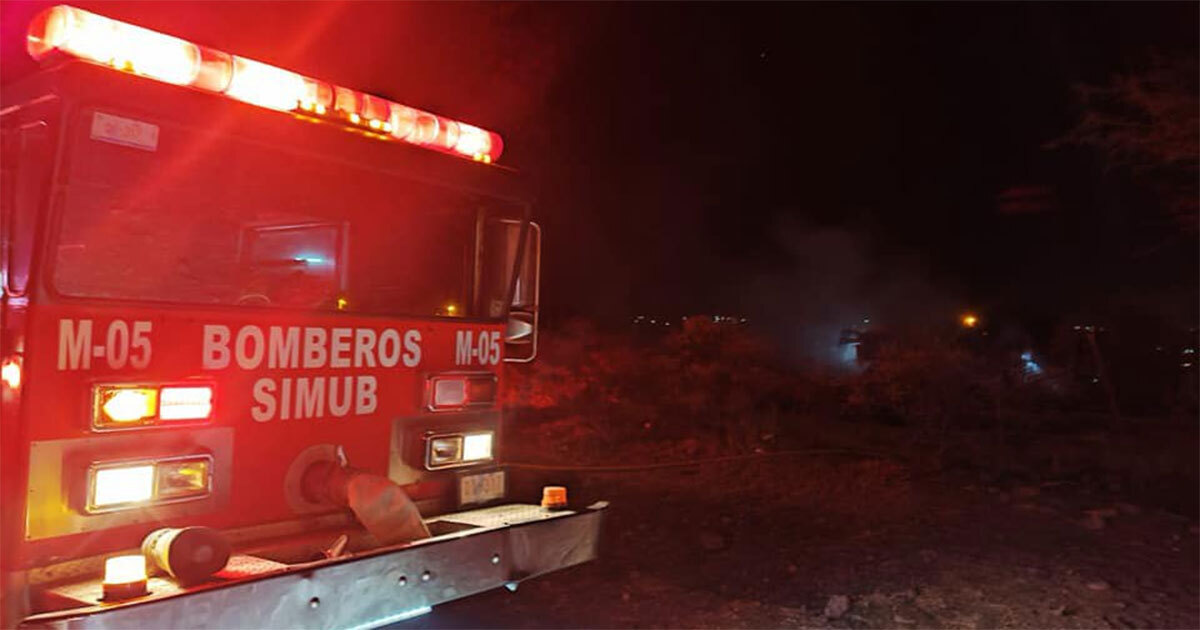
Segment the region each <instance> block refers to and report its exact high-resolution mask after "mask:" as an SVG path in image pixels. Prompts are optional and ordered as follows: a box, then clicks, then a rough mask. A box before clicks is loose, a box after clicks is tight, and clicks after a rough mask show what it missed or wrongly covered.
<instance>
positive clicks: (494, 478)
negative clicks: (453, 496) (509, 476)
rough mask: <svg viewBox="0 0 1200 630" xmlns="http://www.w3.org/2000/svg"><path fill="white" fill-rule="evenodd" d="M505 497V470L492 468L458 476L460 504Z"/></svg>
mask: <svg viewBox="0 0 1200 630" xmlns="http://www.w3.org/2000/svg"><path fill="white" fill-rule="evenodd" d="M501 498H504V471H503V470H492V471H488V472H485V473H478V474H474V475H463V476H461V477H459V478H458V504H459V505H470V504H472V503H484V502H485V501H493V500H495V499H501Z"/></svg>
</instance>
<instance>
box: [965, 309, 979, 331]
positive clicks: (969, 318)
mask: <svg viewBox="0 0 1200 630" xmlns="http://www.w3.org/2000/svg"><path fill="white" fill-rule="evenodd" d="M961 321H962V325H963V327H965V328H974V327H975V326H977V325H978V324H979V318H978V317H976V316H975V315H972V314H971V313H967V314H966V315H963V316H962V320H961Z"/></svg>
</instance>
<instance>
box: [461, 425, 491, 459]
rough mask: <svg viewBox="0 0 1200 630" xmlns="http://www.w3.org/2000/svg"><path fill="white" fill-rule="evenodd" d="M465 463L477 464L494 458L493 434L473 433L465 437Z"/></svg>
mask: <svg viewBox="0 0 1200 630" xmlns="http://www.w3.org/2000/svg"><path fill="white" fill-rule="evenodd" d="M462 458H463V461H464V462H477V461H482V460H485V459H491V458H492V432H491V431H488V432H486V433H471V434H468V435H464V436H463V454H462Z"/></svg>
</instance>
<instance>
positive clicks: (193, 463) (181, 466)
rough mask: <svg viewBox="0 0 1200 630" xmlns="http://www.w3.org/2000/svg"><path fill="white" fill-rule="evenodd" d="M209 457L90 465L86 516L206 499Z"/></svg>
mask: <svg viewBox="0 0 1200 630" xmlns="http://www.w3.org/2000/svg"><path fill="white" fill-rule="evenodd" d="M211 490H212V457H211V456H209V455H192V456H187V457H171V458H164V459H159V460H153V461H142V462H131V463H106V462H98V463H95V464H92V466H91V469H90V470H89V471H88V497H87V511H88V512H108V511H111V510H123V509H129V508H135V507H143V506H147V505H156V504H160V503H172V502H175V501H186V500H189V499H199V498H203V497H205V496H208V494H209V492H211Z"/></svg>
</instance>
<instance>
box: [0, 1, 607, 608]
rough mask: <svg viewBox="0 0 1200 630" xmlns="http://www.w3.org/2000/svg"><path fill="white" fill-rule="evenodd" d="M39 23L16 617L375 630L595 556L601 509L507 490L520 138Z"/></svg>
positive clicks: (16, 461)
mask: <svg viewBox="0 0 1200 630" xmlns="http://www.w3.org/2000/svg"><path fill="white" fill-rule="evenodd" d="M28 37H29V44H28V47H29V51H30V53H31V54H33V55H34V56H35V57H36V58H38V59H39V60H40V61H41V62H42V66H43V67H42V70H41V71H39V72H38V73H37V74H35V75H33V76H30V77H27V78H25V79H23V80H21V81H19V82H17V83H13V84H10V85H8V86H6V87H5V88H4V90H3V93H2V94H0V99H2V100H0V130H2V134H3V135H2V139H3V146H2V155H0V167H2V172H0V175H2V178H3V179H2V181H0V227H2V230H0V283H2V284H3V294H2V300H3V301H2V302H0V333H2V335H0V363H2V372H0V376H2V378H0V381H2V382H0V395H2V398H0V505H2V507H3V509H2V510H0V586H2V589H0V626H3V627H13V626H16V625H22V626H30V627H62V628H66V627H70V628H75V627H81V628H82V627H88V628H91V627H139V628H150V627H214V628H243V627H244V628H250V627H254V628H284V627H286V628H298V627H314V628H317V627H319V628H368V627H376V626H379V625H385V624H388V623H391V622H394V621H397V620H401V619H405V618H408V617H411V616H414V615H416V614H420V613H422V612H426V611H428V610H429V609H430V607H431V606H434V605H437V604H440V603H443V602H446V601H450V600H453V599H457V598H461V597H465V596H468V595H472V594H475V593H479V592H482V591H485V590H488V589H492V588H495V587H499V586H510V587H511V586H514V585H515V584H516V583H517V582H518V581H520V580H522V579H525V578H528V577H533V576H536V575H540V574H543V573H546V572H549V571H554V570H557V569H561V568H564V567H568V566H571V565H574V564H577V563H580V562H585V561H587V560H590V559H592V558H593V557H594V556H595V554H596V543H597V538H598V534H599V527H600V520H601V517H602V514H603V505H602V504H597V505H593V506H589V507H576V506H571V505H563V504H561V503H560V502H555V504H554V505H547V506H544V505H542V504H537V503H536V502H535V503H529V504H525V503H513V502H511V501H509V499H508V497H507V496H506V493H507V485H508V484H507V483H506V471H505V469H504V468H503V466H502V465H501V464H500V459H499V456H500V447H501V445H502V441H501V439H500V438H501V435H502V433H503V424H502V422H501V410H500V407H499V400H500V392H501V391H502V388H503V387H504V374H503V366H504V362H506V361H529V360H532V359H533V357H534V354H535V353H536V332H537V308H538V269H539V260H538V257H539V252H540V230H539V229H538V228H537V226H536V224H534V223H532V222H531V221H530V206H529V204H528V203H527V202H526V201H525V200H526V199H527V196H526V195H525V194H524V193H523V191H522V190H521V189H520V187H519V185H518V182H517V181H516V178H515V174H514V172H512V171H511V170H509V169H506V168H504V167H501V166H497V165H496V164H494V162H495V160H496V159H497V158H498V157H499V155H500V150H501V142H500V137H499V136H498V135H496V134H494V133H492V132H489V131H486V130H482V129H480V128H477V127H474V126H471V125H468V124H465V123H461V122H458V121H453V120H450V119H447V118H444V117H441V116H437V115H434V114H430V113H428V112H423V111H421V110H417V109H415V108H411V107H407V106H404V105H401V104H398V103H394V102H391V101H388V100H386V99H382V98H379V97H376V96H373V95H369V94H364V93H361V92H357V91H355V90H351V89H348V88H343V87H340V86H337V85H334V84H331V83H327V82H323V81H319V80H316V79H312V78H309V77H305V76H302V75H299V74H296V73H293V72H290V71H287V70H283V69H280V68H275V67H273V66H269V65H267V64H263V63H260V62H257V61H254V60H250V59H245V58H242V57H239V56H237V55H233V54H229V53H225V52H222V51H217V50H213V49H210V48H207V47H204V46H201V45H197V44H193V43H191V42H187V41H185V40H181V39H178V38H176V37H172V36H168V35H164V34H161V33H156V32H153V31H149V30H146V29H142V28H140V27H136V26H133V25H129V24H125V23H122V22H118V21H116V20H112V19H109V18H106V17H103V16H99V15H96V14H93V13H89V12H86V11H82V10H79V9H76V8H72V7H67V6H56V7H52V8H50V9H48V10H46V11H45V12H43V13H42V14H41V15H39V16H38V17H37V18H36V19H35V20H34V21H33V23H32V24H31V25H30V27H29V35H28ZM531 498H532V497H531ZM205 566H207V567H208V568H207V569H205V568H204V567H205Z"/></svg>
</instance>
